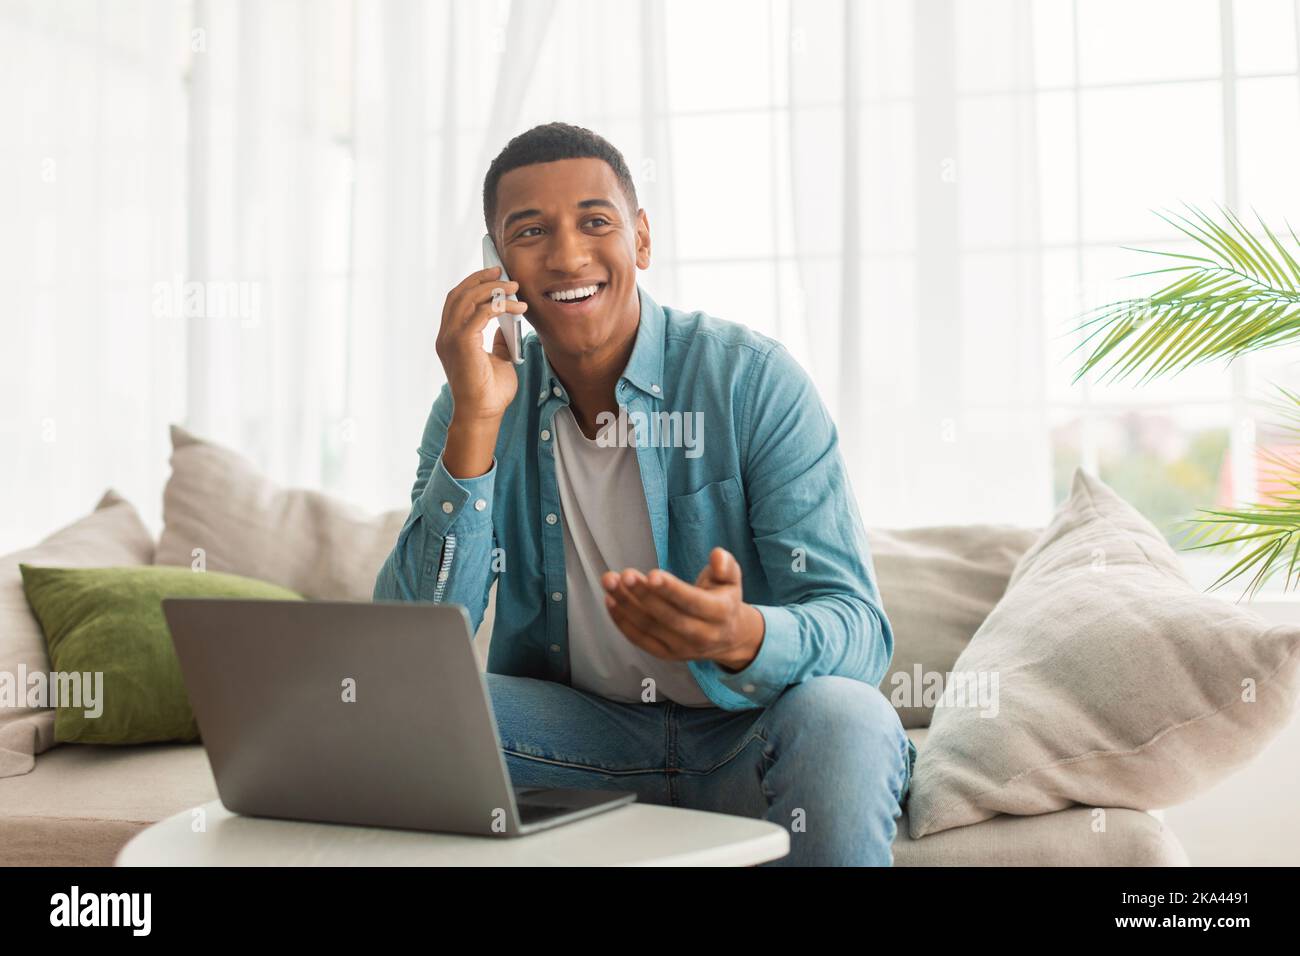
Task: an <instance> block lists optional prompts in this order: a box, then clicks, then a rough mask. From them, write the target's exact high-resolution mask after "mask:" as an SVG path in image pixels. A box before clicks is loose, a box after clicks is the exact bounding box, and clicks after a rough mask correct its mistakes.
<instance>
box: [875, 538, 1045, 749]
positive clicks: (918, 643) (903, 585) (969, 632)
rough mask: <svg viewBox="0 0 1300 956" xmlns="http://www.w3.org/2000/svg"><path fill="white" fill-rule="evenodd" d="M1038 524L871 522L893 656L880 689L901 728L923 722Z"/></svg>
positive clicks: (1031, 541) (1004, 588) (927, 721)
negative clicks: (891, 524)
mask: <svg viewBox="0 0 1300 956" xmlns="http://www.w3.org/2000/svg"><path fill="white" fill-rule="evenodd" d="M1042 532H1043V529H1042V528H1020V527H1015V526H1012V525H999V524H977V525H953V526H936V527H929V528H902V529H894V528H871V529H868V531H867V537H868V539H869V541H870V544H871V557H872V562H873V564H874V565H875V570H876V584H877V586H878V587H879V589H880V599H881V603H882V604H883V605H884V608H885V616H886V617H888V618H889V624H890V627H891V628H892V629H893V632H894V658H893V661H892V662H891V664H890V670H889V673H888V674H886V675H885V679H884V680H882V681H881V682H880V685H879V686H880V690H881V692H882V693H884V695H885V696H886V697H888V698H889V699H890V701H891V702H892V703H893V704H894V707H895V708H896V709H897V710H898V716H899V718H900V719H901V720H902V721H903V726H904V727H928V726H929V724H930V715H931V713H932V712H933V710H934V703H933V699H934V697H935V695H936V691H937V690H940V689H942V682H943V679H944V676H943V675H945V674H946V673H947V672H949V671H951V670H952V668H953V665H954V664H955V663H956V662H957V656H958V655H959V654H961V652H962V651H964V650H965V649H966V645H967V644H969V643H970V639H971V638H972V637H973V636H974V635H975V632H976V631H977V630H979V626H980V625H981V624H983V623H984V619H985V618H987V617H988V616H989V612H990V611H992V610H993V606H994V605H995V604H997V603H998V601H999V600H1000V599H1001V597H1002V595H1003V593H1004V592H1005V591H1006V589H1007V582H1008V581H1009V580H1010V579H1011V572H1012V571H1013V570H1014V569H1015V566H1016V562H1017V561H1019V560H1020V558H1021V556H1022V555H1023V554H1024V553H1025V552H1026V551H1028V550H1029V548H1030V546H1031V545H1032V544H1033V543H1034V542H1035V541H1037V540H1038V538H1039V536H1040V535H1041V534H1042Z"/></svg>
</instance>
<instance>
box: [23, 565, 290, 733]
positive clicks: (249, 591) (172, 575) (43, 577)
mask: <svg viewBox="0 0 1300 956" xmlns="http://www.w3.org/2000/svg"><path fill="white" fill-rule="evenodd" d="M18 567H19V569H20V570H21V571H22V575H23V589H24V590H25V591H26V593H27V600H28V602H29V603H30V604H31V606H32V610H33V611H34V612H35V613H36V617H37V619H38V620H39V621H40V622H41V629H42V630H43V631H44V632H45V643H46V645H47V646H48V648H49V652H50V670H51V671H52V672H54V673H55V674H58V675H60V677H59V679H58V680H57V683H58V684H59V686H60V690H61V693H62V694H63V695H65V696H66V695H67V694H68V691H69V690H70V689H75V688H76V686H77V684H78V683H80V684H81V696H80V698H79V699H78V698H75V697H74V698H73V699H72V700H69V701H66V702H65V701H63V700H59V701H53V700H52V699H51V697H52V696H53V693H54V690H55V688H54V687H53V686H49V687H48V688H47V693H48V694H50V697H47V698H46V700H45V702H46V703H57V705H58V706H57V709H56V712H55V715H54V739H55V741H56V742H57V743H82V744H144V743H157V742H160V741H167V740H180V741H186V742H189V741H195V740H198V739H199V728H198V724H197V723H196V722H195V720H194V712H193V711H192V710H190V701H189V697H188V695H187V694H186V693H185V682H184V680H183V679H182V678H181V669H180V662H179V661H178V660H177V659H176V650H175V648H174V647H173V646H172V639H171V632H170V631H169V630H168V628H167V621H166V619H165V618H164V617H163V612H162V605H161V604H160V602H161V601H162V599H163V598H165V597H232V598H252V599H265V600H299V601H300V600H302V595H300V594H297V593H295V592H293V591H290V590H288V589H287V588H282V587H280V586H278V585H275V584H268V583H267V582H265V581H255V580H253V579H252V578H245V577H240V576H238V575H234V574H223V573H220V572H217V571H197V572H196V571H191V570H190V569H189V568H187V567H180V566H177V567H171V566H163V565H141V566H138V567H120V568H42V567H33V566H32V565H30V564H19V565H18ZM96 674H102V678H96V677H95V676H94V675H96ZM74 675H80V676H74ZM86 675H91V676H89V677H87V676H86ZM30 684H31V682H30V680H29V686H30ZM17 691H18V693H20V694H23V693H28V692H29V691H28V688H21V687H20V688H17ZM77 704H79V705H80V706H75V705H77ZM87 711H90V712H91V716H86V712H87Z"/></svg>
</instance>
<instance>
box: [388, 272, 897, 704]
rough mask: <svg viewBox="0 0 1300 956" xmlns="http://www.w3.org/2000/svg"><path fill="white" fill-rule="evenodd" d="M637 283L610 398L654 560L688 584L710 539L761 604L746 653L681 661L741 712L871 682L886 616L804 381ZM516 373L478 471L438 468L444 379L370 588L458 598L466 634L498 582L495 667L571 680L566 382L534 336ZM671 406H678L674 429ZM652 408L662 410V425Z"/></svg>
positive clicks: (879, 672)
mask: <svg viewBox="0 0 1300 956" xmlns="http://www.w3.org/2000/svg"><path fill="white" fill-rule="evenodd" d="M637 289H638V293H639V295H640V303H641V317H640V324H639V326H638V328H637V333H636V341H635V344H634V345H633V349H632V354H631V357H630V358H629V360H628V363H627V367H626V368H625V369H624V371H623V374H622V375H621V376H620V377H619V379H618V383H617V385H616V387H615V397H616V399H617V401H618V403H619V405H620V407H622V408H626V410H627V415H628V418H629V420H630V421H631V422H632V423H633V424H634V425H636V426H637V427H636V430H635V433H634V438H633V440H634V441H635V442H636V444H637V447H636V455H637V461H638V463H639V465H640V471H641V483H642V488H643V491H644V493H645V501H646V506H647V509H648V511H649V515H650V525H651V528H652V530H653V533H654V542H655V551H656V553H657V555H658V559H659V567H661V568H666V569H667V570H668V571H670V572H672V573H673V574H674V575H676V576H677V577H679V578H681V579H683V580H685V581H688V582H691V583H694V581H695V579H696V577H697V576H698V575H699V573H700V571H701V570H702V569H703V568H704V566H705V564H706V563H707V562H708V558H709V551H710V550H711V549H712V548H713V547H715V546H721V547H724V548H726V549H727V550H728V551H730V552H731V553H732V554H733V555H735V557H736V559H737V561H738V562H739V563H740V568H741V574H742V584H743V589H744V599H745V601H747V602H748V603H749V604H752V605H754V606H756V607H757V609H758V611H759V612H760V613H761V614H762V616H763V620H764V627H765V632H764V637H763V641H762V644H761V645H760V647H759V650H758V655H757V657H755V658H754V660H753V661H752V662H750V664H749V665H748V666H746V667H745V668H743V669H742V670H740V671H737V672H734V673H733V672H730V671H728V670H726V669H725V668H723V667H721V666H719V665H718V664H716V663H715V662H713V661H710V660H693V661H691V662H689V665H688V666H689V667H690V670H691V672H692V673H693V674H694V676H695V679H696V681H697V682H698V683H699V686H700V689H701V690H702V691H703V692H704V693H705V695H707V696H708V698H709V699H710V700H712V701H713V702H714V703H715V704H716V705H717V706H718V707H720V708H722V709H724V710H744V709H748V708H755V707H766V706H768V705H770V704H772V703H773V702H774V701H775V700H776V698H777V697H778V696H779V695H780V694H781V692H782V691H783V690H785V688H787V687H789V686H790V685H792V684H797V683H800V682H801V681H804V680H806V679H808V678H810V677H815V676H819V675H823V674H838V675H842V676H845V677H851V678H854V679H857V680H861V681H865V682H867V683H870V684H872V685H878V684H879V683H880V681H881V680H883V679H884V676H885V673H886V671H887V669H888V666H889V662H890V658H891V657H892V655H893V648H894V638H893V632H892V630H891V628H890V625H889V621H888V619H887V618H886V616H885V611H884V608H883V607H882V605H881V601H880V595H879V593H878V590H877V588H876V582H875V571H874V568H873V566H872V562H871V555H870V551H869V548H868V544H867V536H866V530H865V528H864V527H863V523H862V518H861V516H860V514H859V512H858V507H857V503H856V501H855V499H854V495H853V490H852V488H851V486H850V483H849V478H848V475H847V473H846V470H845V467H844V461H843V458H842V457H841V455H840V451H839V438H838V434H837V430H836V427H835V424H834V423H833V422H832V421H831V417H830V415H829V414H828V412H827V411H826V408H825V406H824V405H823V404H822V402H821V399H820V397H819V396H818V394H817V390H816V388H815V387H814V386H813V382H812V379H811V378H810V377H809V375H808V373H807V372H805V371H804V369H803V368H802V367H801V366H800V365H799V364H798V363H797V362H796V361H795V360H794V358H793V357H792V356H791V355H790V353H789V351H788V350H787V349H786V348H785V347H784V346H783V345H782V344H781V343H779V342H777V341H776V340H775V339H772V338H769V337H767V336H765V335H763V334H761V333H759V332H756V331H754V330H752V329H749V328H747V327H745V326H743V325H740V324H738V323H734V322H728V321H724V320H722V319H718V318H715V317H713V316H710V315H706V314H705V313H703V312H681V311H679V310H677V309H673V308H661V307H660V306H659V305H657V304H655V302H654V300H653V299H651V298H650V296H649V295H648V294H647V293H646V292H645V290H644V289H642V288H641V287H640V286H639V285H638V287H637ZM516 372H517V374H518V375H519V391H518V392H517V393H516V395H515V398H514V401H513V402H512V403H511V405H510V407H509V408H508V409H507V411H506V414H505V416H504V418H503V419H502V422H501V428H500V432H499V435H498V438H497V443H496V448H495V455H494V458H493V462H492V467H491V469H490V470H489V471H488V472H487V473H486V474H484V475H481V476H479V477H476V478H468V479H466V478H453V477H452V476H451V474H450V473H449V472H448V471H447V469H446V467H445V466H444V465H443V462H442V448H443V445H444V443H445V441H446V436H447V426H448V423H449V422H450V420H451V414H452V396H451V390H450V388H449V387H448V386H446V385H444V386H443V388H442V392H441V394H440V395H439V396H438V398H437V400H436V401H435V402H434V403H433V409H432V411H431V412H430V413H429V419H428V423H427V425H426V426H425V429H424V438H423V440H422V441H421V443H420V447H419V459H420V460H419V466H418V468H417V470H416V478H415V486H414V488H413V489H412V491H411V505H412V507H411V513H410V515H409V516H408V517H407V519H406V521H405V523H404V525H403V526H402V530H401V532H400V533H399V534H398V538H397V543H396V545H395V547H394V548H393V550H392V553H391V554H389V556H388V558H387V559H386V560H385V562H384V565H383V567H382V568H381V569H380V572H379V576H378V579H377V580H376V582H375V590H374V598H375V600H406V601H410V600H422V601H434V602H445V603H454V604H460V605H463V606H464V607H465V608H466V610H467V611H468V615H469V620H470V632H471V633H473V632H475V631H477V630H478V626H479V624H480V623H481V621H482V619H483V612H484V609H485V608H486V605H487V599H488V591H489V589H490V588H491V585H492V582H493V580H494V579H495V580H496V582H497V595H496V619H495V623H494V626H493V630H492V640H491V643H490V645H489V651H488V662H487V669H488V670H489V671H490V672H493V673H499V674H514V675H519V676H526V677H535V678H541V679H544V680H552V681H558V682H561V683H565V684H567V683H570V664H569V640H568V617H567V613H566V606H565V597H566V591H567V585H566V583H565V573H564V564H565V562H564V527H563V524H562V519H561V513H560V493H559V488H558V486H557V484H556V477H555V429H554V424H553V419H554V416H555V413H556V411H557V410H559V409H560V408H561V406H563V405H567V404H568V402H569V397H568V393H567V391H566V389H565V387H564V384H563V383H562V382H561V381H560V380H559V379H558V378H557V377H556V376H555V374H554V372H553V371H552V369H551V367H550V363H549V362H548V361H547V359H546V355H545V353H544V352H543V351H542V345H541V341H540V339H538V337H537V336H536V335H535V334H533V335H530V336H528V337H527V338H526V339H525V341H524V363H523V364H522V365H519V366H516ZM662 412H670V413H672V412H678V413H681V414H680V415H678V416H675V418H676V421H678V422H679V423H681V425H682V426H683V427H682V428H681V430H680V431H675V430H673V429H672V428H671V427H670V426H671V425H672V422H673V420H674V417H673V416H664V415H661V414H660V413H662ZM637 413H641V414H642V415H644V416H646V417H645V419H643V420H640V421H638V419H637ZM688 419H689V421H690V422H691V423H693V424H694V425H695V426H697V427H696V429H695V431H697V432H698V433H697V434H694V435H693V436H692V434H691V432H692V429H691V428H690V427H686V422H687V420H688ZM652 420H653V421H655V422H658V423H659V424H660V425H661V426H665V425H666V426H669V427H661V428H660V430H659V433H658V437H655V434H654V432H653V429H652V428H650V427H649V425H650V423H651V422H652ZM643 426H644V427H643ZM674 446H676V447H674ZM498 549H499V550H498ZM613 570H621V569H613ZM641 570H642V571H648V570H650V569H649V568H642V569H641Z"/></svg>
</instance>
